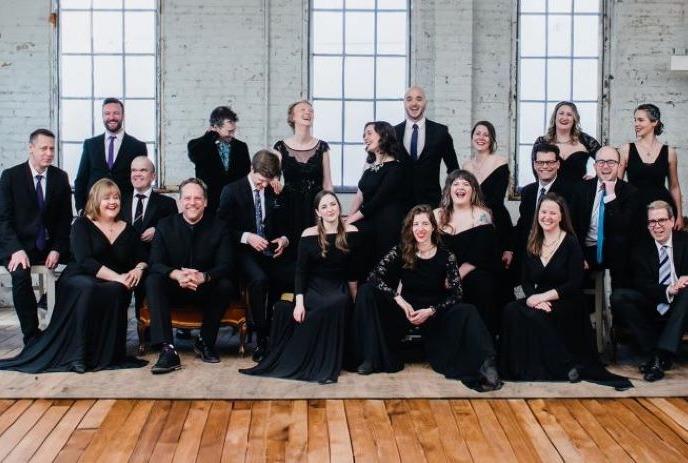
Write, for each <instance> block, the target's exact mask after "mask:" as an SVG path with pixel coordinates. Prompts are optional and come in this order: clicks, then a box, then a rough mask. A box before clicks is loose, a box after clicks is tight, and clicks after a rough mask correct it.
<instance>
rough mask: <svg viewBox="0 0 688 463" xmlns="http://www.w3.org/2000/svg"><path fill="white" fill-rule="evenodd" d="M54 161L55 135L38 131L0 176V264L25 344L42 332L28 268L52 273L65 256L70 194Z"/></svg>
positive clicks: (69, 188)
mask: <svg viewBox="0 0 688 463" xmlns="http://www.w3.org/2000/svg"><path fill="white" fill-rule="evenodd" d="M54 159H55V135H53V133H52V132H51V131H49V130H46V129H38V130H35V131H34V132H33V133H32V134H31V136H30V137H29V159H28V161H27V162H23V163H21V164H18V165H16V166H14V167H10V168H9V169H5V170H4V171H3V172H2V176H1V177H0V261H2V262H3V264H4V265H5V267H7V270H8V271H9V272H10V275H11V276H12V299H13V301H14V309H15V310H16V311H17V316H18V317H19V324H20V326H21V330H22V334H23V335H24V344H26V343H28V342H29V341H30V340H31V339H32V338H34V337H36V336H38V335H39V334H40V330H39V329H38V314H37V304H36V297H35V296H34V293H33V286H32V284H31V265H32V264H33V265H45V266H46V267H48V268H51V269H52V268H55V267H56V266H57V264H58V263H59V262H60V261H65V260H66V259H67V257H68V255H69V226H70V223H71V221H72V191H71V187H70V186H69V179H68V178H67V173H66V172H64V171H63V170H61V169H58V168H57V167H55V166H53V165H52V163H53V160H54Z"/></svg>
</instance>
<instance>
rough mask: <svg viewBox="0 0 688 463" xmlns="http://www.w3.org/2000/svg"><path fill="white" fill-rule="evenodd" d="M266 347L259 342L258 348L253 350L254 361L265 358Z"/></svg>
mask: <svg viewBox="0 0 688 463" xmlns="http://www.w3.org/2000/svg"><path fill="white" fill-rule="evenodd" d="M266 353H267V352H266V349H265V346H264V345H261V344H258V345H257V346H256V349H255V350H254V351H253V354H252V355H251V358H252V359H253V361H254V362H260V361H261V360H263V359H264V358H265V354H266Z"/></svg>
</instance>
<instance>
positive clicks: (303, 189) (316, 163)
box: [274, 100, 332, 247]
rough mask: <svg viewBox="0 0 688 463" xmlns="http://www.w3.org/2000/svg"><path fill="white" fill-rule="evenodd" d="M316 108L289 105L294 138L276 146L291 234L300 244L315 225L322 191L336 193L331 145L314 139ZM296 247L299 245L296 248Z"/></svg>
mask: <svg viewBox="0 0 688 463" xmlns="http://www.w3.org/2000/svg"><path fill="white" fill-rule="evenodd" d="M313 116H314V113H313V105H311V103H310V102H309V101H307V100H301V101H297V102H296V103H292V104H291V105H289V109H288V111H287V124H289V126H290V127H291V129H292V130H293V131H294V135H292V136H291V137H289V138H287V139H285V140H279V141H278V142H277V143H275V146H274V148H275V150H277V151H278V152H279V153H280V156H281V158H282V173H283V175H284V188H283V190H282V192H281V194H282V195H283V196H284V203H285V205H286V209H287V210H288V211H289V219H290V220H289V224H290V226H289V235H288V238H289V240H290V241H291V242H292V243H297V242H298V240H299V238H300V237H301V232H302V231H303V230H305V229H306V228H307V227H310V226H312V225H313V224H315V219H314V217H313V210H312V209H311V205H312V204H313V200H314V198H315V195H316V194H317V193H318V192H319V191H320V190H327V191H332V175H331V173H330V146H329V145H328V144H327V142H325V141H323V140H318V139H317V138H315V137H314V136H313V119H314V118H313ZM295 247H296V246H295Z"/></svg>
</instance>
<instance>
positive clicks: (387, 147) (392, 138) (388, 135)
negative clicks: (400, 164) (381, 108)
mask: <svg viewBox="0 0 688 463" xmlns="http://www.w3.org/2000/svg"><path fill="white" fill-rule="evenodd" d="M371 125H372V126H373V130H375V133H376V134H378V135H379V136H380V141H379V142H378V144H377V146H378V149H379V150H380V151H381V152H383V153H385V154H388V155H390V156H392V157H393V158H394V159H396V160H397V161H398V160H399V157H400V155H401V145H400V144H399V141H398V140H397V134H396V132H395V131H394V127H392V124H390V123H389V122H385V121H374V122H367V123H366V125H365V126H363V131H364V132H365V129H367V128H368V126H371ZM366 162H367V163H368V164H372V163H373V162H375V153H374V152H372V151H368V157H367V158H366Z"/></svg>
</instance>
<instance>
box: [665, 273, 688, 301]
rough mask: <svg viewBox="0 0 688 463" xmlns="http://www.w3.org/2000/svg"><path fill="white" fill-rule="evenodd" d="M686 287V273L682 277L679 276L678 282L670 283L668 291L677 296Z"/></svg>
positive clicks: (687, 283) (687, 281)
mask: <svg viewBox="0 0 688 463" xmlns="http://www.w3.org/2000/svg"><path fill="white" fill-rule="evenodd" d="M686 287H688V275H684V276H682V277H679V278H678V280H677V281H676V282H674V283H672V284H670V285H669V287H668V288H667V291H668V292H669V294H671V295H672V296H676V295H677V294H678V293H679V292H681V291H682V290H683V289H685V288H686Z"/></svg>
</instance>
